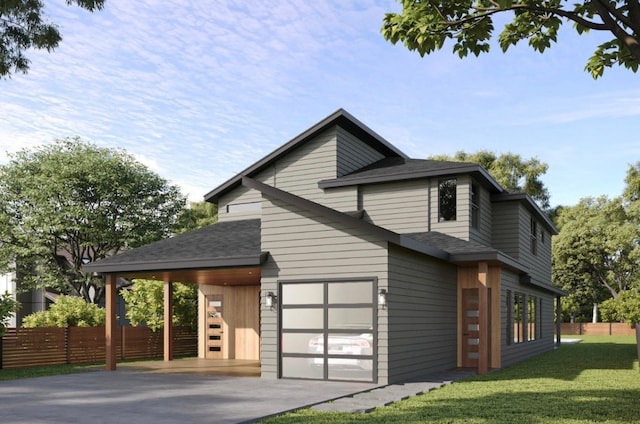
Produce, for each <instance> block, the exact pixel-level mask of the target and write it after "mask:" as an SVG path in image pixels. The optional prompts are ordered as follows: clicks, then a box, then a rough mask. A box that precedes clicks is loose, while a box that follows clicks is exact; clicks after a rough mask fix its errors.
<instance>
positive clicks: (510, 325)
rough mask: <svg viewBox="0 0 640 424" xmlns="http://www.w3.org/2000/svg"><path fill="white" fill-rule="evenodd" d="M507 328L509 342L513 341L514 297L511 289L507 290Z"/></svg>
mask: <svg viewBox="0 0 640 424" xmlns="http://www.w3.org/2000/svg"><path fill="white" fill-rule="evenodd" d="M506 306H507V325H506V326H505V327H506V329H507V334H506V340H507V344H508V345H510V344H511V343H513V298H512V297H511V290H507V305H506Z"/></svg>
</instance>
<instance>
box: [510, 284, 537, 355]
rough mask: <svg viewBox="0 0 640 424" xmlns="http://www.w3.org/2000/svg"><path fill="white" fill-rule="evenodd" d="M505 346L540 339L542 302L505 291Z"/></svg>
mask: <svg viewBox="0 0 640 424" xmlns="http://www.w3.org/2000/svg"><path fill="white" fill-rule="evenodd" d="M506 300H507V305H506V306H507V344H517V343H524V342H527V341H534V340H537V339H538V338H540V337H541V333H540V329H541V325H540V324H541V319H540V318H541V305H542V300H541V299H540V298H538V297H536V296H530V295H525V294H523V293H518V292H516V293H514V294H513V295H512V294H511V291H510V290H507V299H506Z"/></svg>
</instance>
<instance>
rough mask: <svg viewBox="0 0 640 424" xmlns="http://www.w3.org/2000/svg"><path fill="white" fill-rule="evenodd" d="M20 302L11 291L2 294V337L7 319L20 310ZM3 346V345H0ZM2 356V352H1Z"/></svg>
mask: <svg viewBox="0 0 640 424" xmlns="http://www.w3.org/2000/svg"><path fill="white" fill-rule="evenodd" d="M19 308H20V304H19V303H18V302H16V300H15V299H14V298H13V297H12V296H11V294H9V293H4V294H3V295H1V296H0V338H2V336H3V334H4V333H5V332H6V331H7V320H8V319H9V318H10V317H11V315H12V314H13V313H15V312H18V309H19ZM0 348H2V346H0ZM0 357H2V352H0ZM0 368H2V362H1V361H0Z"/></svg>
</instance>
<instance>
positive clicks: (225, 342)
mask: <svg viewBox="0 0 640 424" xmlns="http://www.w3.org/2000/svg"><path fill="white" fill-rule="evenodd" d="M200 290H201V292H202V293H203V294H204V299H206V298H207V297H208V296H209V295H221V296H222V299H223V304H222V305H223V306H222V308H223V313H222V334H221V336H222V338H221V342H222V343H221V345H222V350H221V352H222V359H250V360H259V359H260V287H259V286H209V285H205V286H200ZM205 313H206V306H205ZM205 320H206V317H205ZM206 327H207V326H206V325H205V329H204V330H203V332H201V337H203V338H204V339H205V343H204V349H205V352H204V354H203V355H202V357H208V356H207V355H206V350H207V347H206V345H207V333H206V332H207V328H206Z"/></svg>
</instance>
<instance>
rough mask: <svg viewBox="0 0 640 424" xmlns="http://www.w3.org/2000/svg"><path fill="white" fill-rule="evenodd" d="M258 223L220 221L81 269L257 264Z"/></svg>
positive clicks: (258, 253) (188, 267) (139, 269)
mask: <svg viewBox="0 0 640 424" xmlns="http://www.w3.org/2000/svg"><path fill="white" fill-rule="evenodd" d="M263 256H264V255H262V252H261V251H260V220H259V219H250V220H241V221H229V222H219V223H216V224H212V225H209V226H207V227H203V228H200V229H197V230H193V231H189V232H187V233H183V234H180V235H177V236H175V237H172V238H168V239H165V240H160V241H157V242H154V243H150V244H147V245H144V246H141V247H138V248H136V249H132V250H128V251H126V252H122V253H120V254H118V255H115V256H111V257H109V258H106V259H102V260H99V261H96V262H92V263H89V264H87V265H85V266H84V269H85V270H86V271H88V272H123V271H144V270H157V269H190V268H207V267H210V268H214V267H220V266H227V267H228V266H244V265H259V264H260V263H261V261H262V260H263Z"/></svg>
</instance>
